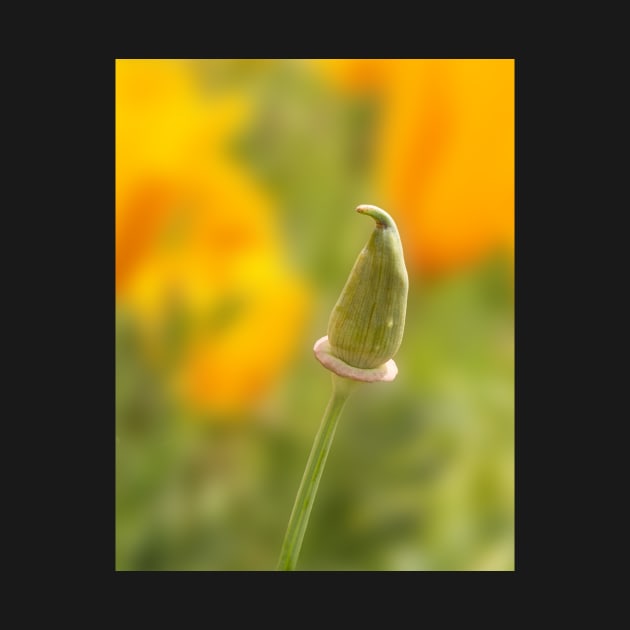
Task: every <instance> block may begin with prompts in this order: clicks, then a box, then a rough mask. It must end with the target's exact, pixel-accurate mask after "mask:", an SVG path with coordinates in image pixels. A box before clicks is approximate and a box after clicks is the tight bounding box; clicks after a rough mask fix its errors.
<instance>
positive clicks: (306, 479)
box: [278, 374, 359, 571]
mask: <svg viewBox="0 0 630 630" xmlns="http://www.w3.org/2000/svg"><path fill="white" fill-rule="evenodd" d="M332 382H333V388H332V394H331V397H330V400H329V401H328V406H327V407H326V411H325V412H324V416H323V417H322V422H321V425H320V427H319V431H318V432H317V435H316V436H315V440H314V442H313V448H312V449H311V454H310V455H309V458H308V462H307V464H306V468H305V470H304V475H303V476H302V481H301V483H300V487H299V489H298V493H297V496H296V498H295V503H294V505H293V511H292V512H291V517H290V519H289V525H288V527H287V532H286V534H285V537H284V541H283V543H282V549H281V551H280V560H279V561H278V570H279V571H294V570H295V569H296V566H297V562H298V558H299V555H300V550H301V549H302V541H303V540H304V534H305V533H306V528H307V526H308V520H309V517H310V515H311V510H312V508H313V503H314V502H315V497H316V495H317V488H318V487H319V482H320V481H321V478H322V475H323V473H324V467H325V466H326V460H327V458H328V454H329V453H330V448H331V446H332V442H333V438H334V436H335V431H336V429H337V423H338V420H339V417H340V415H341V412H342V411H343V408H344V406H345V404H346V402H347V400H348V397H349V396H350V393H351V392H352V391H353V390H354V389H355V388H356V387H357V386H358V385H359V383H357V382H356V381H350V380H348V379H345V378H342V377H340V376H337V375H336V374H332Z"/></svg>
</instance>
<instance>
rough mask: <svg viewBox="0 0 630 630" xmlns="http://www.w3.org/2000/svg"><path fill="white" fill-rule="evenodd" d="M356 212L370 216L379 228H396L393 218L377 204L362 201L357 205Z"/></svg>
mask: <svg viewBox="0 0 630 630" xmlns="http://www.w3.org/2000/svg"><path fill="white" fill-rule="evenodd" d="M357 212H359V213H361V214H367V215H368V216H370V217H372V218H373V219H374V220H375V221H376V225H377V227H380V228H394V229H397V228H396V224H395V223H394V219H392V218H391V217H390V216H389V214H388V213H387V212H385V210H383V209H382V208H379V207H378V206H372V205H370V204H367V203H364V204H361V205H360V206H357Z"/></svg>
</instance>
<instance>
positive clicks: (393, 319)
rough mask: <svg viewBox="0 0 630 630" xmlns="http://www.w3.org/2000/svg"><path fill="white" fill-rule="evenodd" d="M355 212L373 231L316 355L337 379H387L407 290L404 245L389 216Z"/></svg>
mask: <svg viewBox="0 0 630 630" xmlns="http://www.w3.org/2000/svg"><path fill="white" fill-rule="evenodd" d="M357 212H360V213H361V214H367V215H369V216H370V217H372V218H373V219H374V220H375V221H376V226H375V228H374V231H373V232H372V235H371V237H370V240H369V241H368V243H367V244H366V246H365V247H364V248H363V250H362V251H361V253H360V254H359V256H358V258H357V260H356V262H355V264H354V267H353V268H352V271H351V272H350V276H349V277H348V280H347V282H346V284H345V286H344V288H343V290H342V292H341V295H340V296H339V299H338V300H337V303H336V304H335V307H334V308H333V310H332V313H331V315H330V320H329V322H328V337H327V338H326V337H324V338H322V339H320V340H319V341H318V342H317V344H316V345H315V354H316V356H317V358H318V359H319V360H320V361H321V362H322V363H323V364H324V365H325V366H326V367H328V368H329V369H332V371H333V372H336V373H337V374H340V375H341V376H347V377H349V378H354V379H355V380H368V381H372V380H391V379H392V378H394V376H395V375H396V371H397V370H396V368H395V364H394V363H393V361H391V359H392V357H393V356H394V355H395V354H396V352H397V351H398V348H399V347H400V344H401V342H402V336H403V331H404V327H405V315H406V311H407V293H408V289H409V279H408V276H407V270H406V268H405V261H404V258H403V251H402V244H401V242H400V236H399V234H398V229H397V227H396V224H395V223H394V220H393V219H392V218H391V217H390V216H389V214H387V212H385V211H384V210H382V209H381V208H378V207H376V206H371V205H361V206H359V207H358V208H357ZM392 369H393V374H392ZM340 370H341V371H340ZM377 375H378V377H377Z"/></svg>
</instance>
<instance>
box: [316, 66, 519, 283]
mask: <svg viewBox="0 0 630 630" xmlns="http://www.w3.org/2000/svg"><path fill="white" fill-rule="evenodd" d="M314 61H315V65H316V67H317V68H318V69H319V70H321V71H322V72H323V74H324V75H325V76H326V77H328V79H329V80H331V81H332V82H333V83H334V84H335V85H336V86H337V87H339V88H341V89H345V90H349V91H351V92H354V91H358V92H361V93H370V94H372V95H373V96H375V97H376V99H377V101H378V103H379V106H380V107H381V109H380V115H379V122H378V129H377V139H376V144H375V147H374V155H373V159H374V162H373V168H374V171H373V173H374V180H375V197H374V199H373V200H372V203H375V204H377V205H379V206H381V207H383V208H386V209H387V210H388V211H390V212H391V214H392V216H395V217H396V220H397V222H398V224H399V226H400V232H401V237H402V240H403V244H404V245H405V247H406V250H405V251H406V255H407V256H408V258H409V265H410V267H411V268H414V267H415V268H419V269H421V270H422V272H423V273H424V274H426V275H431V274H440V273H443V272H450V271H452V270H455V269H458V268H461V267H463V266H467V265H470V264H474V263H475V262H477V261H479V260H481V259H483V258H485V257H486V256H488V255H490V254H491V253H494V252H496V251H500V252H503V253H504V254H507V257H508V258H509V260H510V262H512V258H513V253H514V60H513V59H325V60H314Z"/></svg>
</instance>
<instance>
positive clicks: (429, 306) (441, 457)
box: [115, 59, 514, 571]
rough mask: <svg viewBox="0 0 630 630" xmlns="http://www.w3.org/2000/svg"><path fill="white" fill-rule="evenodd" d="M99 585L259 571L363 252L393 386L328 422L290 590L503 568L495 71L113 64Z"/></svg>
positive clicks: (510, 562)
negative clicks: (105, 494) (403, 306)
mask: <svg viewBox="0 0 630 630" xmlns="http://www.w3.org/2000/svg"><path fill="white" fill-rule="evenodd" d="M115 110H116V111H115V116H116V118H115V120H116V123H115V124H116V138H115V141H116V243H115V247H116V309H115V310H116V313H115V317H116V423H115V466H116V517H115V523H116V532H115V541H116V569H117V570H119V571H138V570H144V571H162V570H170V571H182V570H183V571H268V570H274V569H275V566H276V563H277V560H278V554H279V551H280V546H281V543H282V539H283V536H284V532H285V529H286V525H287V522H288V519H289V514H290V512H291V508H292V506H293V500H294V498H295V494H296V491H297V488H298V485H299V482H300V479H301V476H302V473H303V470H304V466H305V464H306V460H307V457H308V454H309V451H310V448H311V445H312V442H313V439H314V437H315V434H316V432H317V429H318V426H319V423H320V419H321V416H322V414H323V411H324V408H325V406H326V403H327V401H328V397H329V394H330V387H331V382H330V381H331V378H330V374H329V373H328V372H327V371H326V370H325V369H324V368H323V367H322V366H321V365H320V364H319V363H318V362H317V361H316V360H315V359H314V356H313V353H312V346H313V343H314V342H315V340H316V339H318V338H319V337H321V336H322V335H324V334H325V333H326V326H327V320H328V316H329V314H330V311H331V310H332V307H333V305H334V303H335V301H336V299H337V297H338V296H339V293H340V291H341V289H342V287H343V285H344V283H345V281H346V278H347V276H348V274H349V272H350V269H351V267H352V265H353V263H354V260H355V258H356V257H357V255H358V253H359V251H360V250H361V248H362V247H363V245H364V244H365V243H366V241H367V239H368V238H369V235H370V233H371V231H372V229H373V222H372V221H371V220H370V219H369V217H364V216H361V215H358V214H357V213H355V212H354V210H355V208H356V206H357V205H359V204H361V203H370V204H375V205H378V206H380V207H382V208H384V209H385V210H387V211H388V212H389V213H390V214H391V215H392V217H393V218H394V219H395V221H396V222H397V224H398V227H399V231H400V235H401V240H402V243H403V248H404V252H405V258H406V262H407V268H408V271H409V279H410V293H409V304H408V311H407V324H406V330H405V337H404V339H403V344H402V346H401V349H400V350H399V352H398V354H397V355H396V362H397V364H398V367H399V375H398V377H397V379H396V380H395V381H394V382H393V383H389V384H385V383H379V384H373V385H366V386H363V387H362V388H361V389H360V390H359V392H358V393H356V394H354V397H353V398H351V400H350V402H349V403H348V405H347V407H346V409H345V411H344V414H343V416H342V418H341V421H340V424H339V427H338V429H337V433H336V436H335V441H334V443H333V447H332V451H331V454H330V456H329V459H328V462H327V466H326V470H325V472H324V476H323V478H322V482H321V484H320V488H319V493H318V496H317V499H316V502H315V506H314V509H313V512H312V515H311V520H310V524H309V528H308V530H307V533H306V537H305V540H304V545H303V548H302V553H301V556H300V562H299V565H298V568H299V569H300V570H310V571H319V570H328V571H335V570H349V571H512V570H514V280H513V272H514V60H512V59H402V60H397V59H322V60H314V59H302V60H300V59H280V60H265V59H254V60H246V59H233V60H232V59H203V60H200V59H195V60H183V59H149V60H141V59H118V60H116V86H115Z"/></svg>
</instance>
